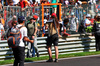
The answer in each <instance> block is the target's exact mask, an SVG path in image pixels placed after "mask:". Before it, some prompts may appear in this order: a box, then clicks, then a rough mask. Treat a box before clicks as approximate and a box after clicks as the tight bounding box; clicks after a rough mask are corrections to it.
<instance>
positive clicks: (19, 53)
mask: <svg viewBox="0 0 100 66" xmlns="http://www.w3.org/2000/svg"><path fill="white" fill-rule="evenodd" d="M18 23H19V24H18V25H17V26H16V28H20V27H21V28H20V32H21V36H20V37H21V39H20V44H19V46H18V47H16V48H12V50H13V54H14V58H15V60H14V64H13V66H24V60H25V44H24V41H27V42H31V43H33V42H34V40H29V39H28V37H27V28H26V27H25V26H24V24H25V18H24V17H23V16H19V17H18ZM18 63H19V64H18Z"/></svg>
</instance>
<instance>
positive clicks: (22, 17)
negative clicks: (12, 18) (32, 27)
mask: <svg viewBox="0 0 100 66" xmlns="http://www.w3.org/2000/svg"><path fill="white" fill-rule="evenodd" d="M25 20H26V19H25V18H24V16H19V17H18V21H25Z"/></svg>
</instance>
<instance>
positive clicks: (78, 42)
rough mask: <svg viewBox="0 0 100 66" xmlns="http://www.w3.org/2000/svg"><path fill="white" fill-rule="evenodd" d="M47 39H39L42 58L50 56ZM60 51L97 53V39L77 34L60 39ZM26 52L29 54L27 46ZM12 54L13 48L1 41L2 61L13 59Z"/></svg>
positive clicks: (0, 53) (61, 52) (65, 52)
mask: <svg viewBox="0 0 100 66" xmlns="http://www.w3.org/2000/svg"><path fill="white" fill-rule="evenodd" d="M45 39H46V37H38V38H37V46H38V49H39V54H40V56H46V55H48V52H47V49H46V41H45ZM58 50H59V54H70V53H79V52H91V51H96V49H95V38H94V37H93V36H91V34H75V35H71V36H68V37H60V38H59V43H58ZM25 52H26V53H27V46H26V50H25ZM12 53H13V52H12V50H11V48H8V44H7V41H6V40H5V41H0V60H7V59H12V58H13V54H12ZM52 53H53V54H54V53H55V51H54V47H52Z"/></svg>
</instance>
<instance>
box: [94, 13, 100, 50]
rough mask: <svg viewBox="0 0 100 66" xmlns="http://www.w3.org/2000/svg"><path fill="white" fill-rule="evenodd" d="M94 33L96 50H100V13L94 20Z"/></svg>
mask: <svg viewBox="0 0 100 66" xmlns="http://www.w3.org/2000/svg"><path fill="white" fill-rule="evenodd" d="M92 35H94V36H95V43H96V51H100V15H99V14H98V16H97V18H96V20H95V22H94V25H93V31H92Z"/></svg>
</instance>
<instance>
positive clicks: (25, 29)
mask: <svg viewBox="0 0 100 66" xmlns="http://www.w3.org/2000/svg"><path fill="white" fill-rule="evenodd" d="M21 26H22V25H20V24H19V25H17V27H21ZM20 32H21V39H20V44H19V46H20V47H25V44H24V42H23V38H24V37H27V28H26V27H22V28H21V29H20Z"/></svg>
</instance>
